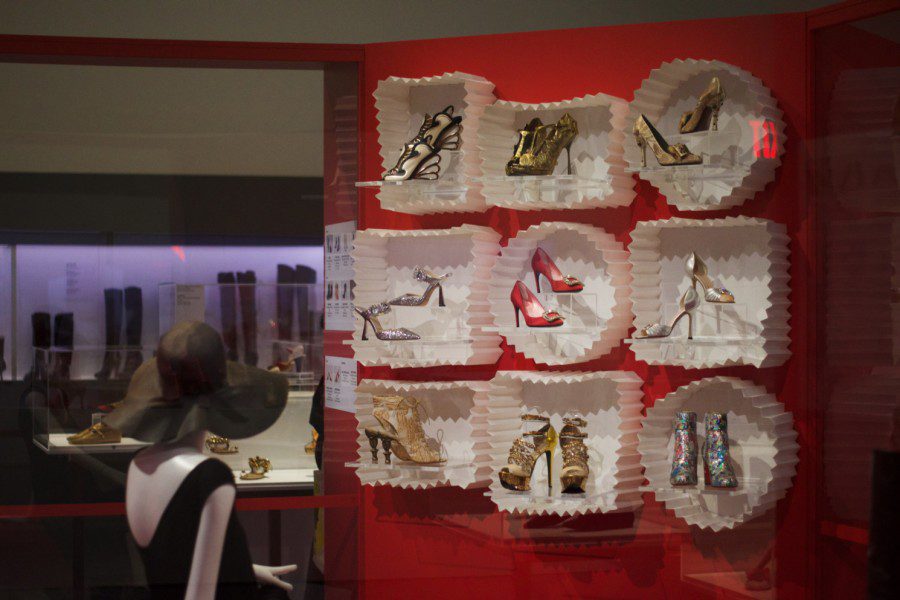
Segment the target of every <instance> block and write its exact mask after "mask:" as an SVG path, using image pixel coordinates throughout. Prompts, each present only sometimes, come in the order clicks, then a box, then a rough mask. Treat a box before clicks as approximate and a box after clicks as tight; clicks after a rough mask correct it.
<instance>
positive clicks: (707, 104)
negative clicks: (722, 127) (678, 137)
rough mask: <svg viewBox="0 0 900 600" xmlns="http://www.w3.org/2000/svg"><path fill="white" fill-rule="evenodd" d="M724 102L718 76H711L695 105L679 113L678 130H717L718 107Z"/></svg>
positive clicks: (723, 92)
mask: <svg viewBox="0 0 900 600" xmlns="http://www.w3.org/2000/svg"><path fill="white" fill-rule="evenodd" d="M724 102H725V90H724V89H723V88H722V84H721V83H720V82H719V78H718V77H713V78H712V80H710V82H709V86H708V87H707V88H706V91H705V92H703V93H702V94H701V95H700V98H698V99H697V106H696V107H695V108H694V110H689V111H687V112H686V113H684V114H683V115H681V121H679V123H678V131H680V132H681V133H693V132H695V131H705V130H707V129H709V130H712V131H718V130H719V109H720V108H722V103H724Z"/></svg>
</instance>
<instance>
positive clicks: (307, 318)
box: [294, 265, 316, 340]
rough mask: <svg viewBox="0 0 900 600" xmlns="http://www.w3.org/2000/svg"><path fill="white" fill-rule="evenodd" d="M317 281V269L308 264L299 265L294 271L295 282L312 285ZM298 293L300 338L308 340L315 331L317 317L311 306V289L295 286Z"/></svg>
mask: <svg viewBox="0 0 900 600" xmlns="http://www.w3.org/2000/svg"><path fill="white" fill-rule="evenodd" d="M315 282H316V270H315V269H313V268H312V267H307V266H306V265H297V268H296V270H295V271H294V283H299V284H306V285H311V284H314V283H315ZM295 289H296V293H297V324H298V325H299V326H300V339H301V340H306V339H309V337H310V336H311V335H312V332H313V331H315V318H314V316H313V314H312V312H311V311H310V307H309V290H308V289H307V288H303V289H301V288H295Z"/></svg>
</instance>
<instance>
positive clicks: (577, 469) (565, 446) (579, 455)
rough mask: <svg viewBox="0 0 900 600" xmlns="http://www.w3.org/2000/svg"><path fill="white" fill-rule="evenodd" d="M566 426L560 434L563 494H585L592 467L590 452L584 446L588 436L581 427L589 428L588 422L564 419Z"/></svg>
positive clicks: (578, 419) (576, 418) (578, 418)
mask: <svg viewBox="0 0 900 600" xmlns="http://www.w3.org/2000/svg"><path fill="white" fill-rule="evenodd" d="M563 423H565V426H564V427H563V428H562V430H561V431H560V432H559V447H560V448H561V449H562V455H563V467H562V473H561V474H560V476H559V482H560V483H561V484H562V493H563V494H583V493H584V487H585V486H584V484H585V482H587V478H588V474H589V473H590V467H588V451H587V446H585V445H584V440H585V438H587V434H586V433H584V432H583V431H581V429H580V428H581V427H587V421H585V420H584V419H582V418H580V417H573V418H566V419H563Z"/></svg>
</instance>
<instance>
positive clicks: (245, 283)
mask: <svg viewBox="0 0 900 600" xmlns="http://www.w3.org/2000/svg"><path fill="white" fill-rule="evenodd" d="M237 282H238V296H239V297H240V299H241V333H242V334H243V337H244V364H247V365H250V366H253V367H255V366H256V364H257V363H258V362H259V354H258V353H257V351H256V273H254V272H253V271H247V272H245V273H241V272H238V273H237Z"/></svg>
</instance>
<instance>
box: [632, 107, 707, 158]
mask: <svg viewBox="0 0 900 600" xmlns="http://www.w3.org/2000/svg"><path fill="white" fill-rule="evenodd" d="M632 133H634V138H635V139H636V140H638V146H640V147H641V152H642V159H641V165H642V166H643V167H644V168H646V167H647V157H646V153H647V151H646V148H645V147H646V146H650V150H652V151H653V154H654V156H656V162H658V163H659V164H660V166H663V167H674V166H678V165H699V164H700V163H702V162H703V159H702V158H700V157H699V156H697V155H696V154H692V153H691V151H690V149H689V148H688V147H687V146H685V145H684V144H672V145H669V143H668V142H667V141H666V139H665V138H664V137H663V136H662V135H660V133H659V132H658V131H657V130H656V127H654V126H653V123H651V122H650V121H649V120H648V119H647V117H645V116H644V115H641V116H639V117H638V118H637V120H636V121H635V122H634V128H633V129H632Z"/></svg>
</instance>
